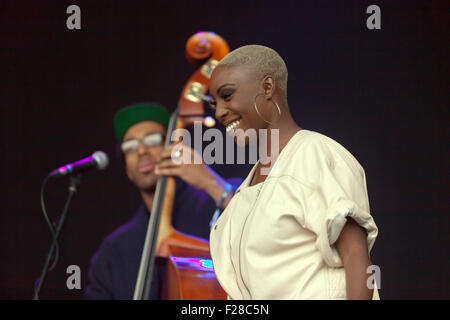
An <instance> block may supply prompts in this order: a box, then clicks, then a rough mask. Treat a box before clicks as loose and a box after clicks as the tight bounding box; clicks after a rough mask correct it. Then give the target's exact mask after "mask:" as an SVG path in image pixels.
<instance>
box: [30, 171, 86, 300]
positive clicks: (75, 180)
mask: <svg viewBox="0 0 450 320" xmlns="http://www.w3.org/2000/svg"><path fill="white" fill-rule="evenodd" d="M80 177H81V175H77V176H70V186H69V195H68V197H67V201H66V204H65V206H64V210H63V213H62V214H61V217H60V218H59V221H58V225H57V226H56V231H55V234H54V237H53V241H52V244H51V245H50V249H49V251H48V253H47V257H46V259H45V264H44V268H43V269H42V272H41V275H40V277H39V278H38V279H37V280H36V281H37V286H36V285H35V289H34V295H33V300H39V291H40V290H41V287H42V284H43V283H44V279H45V276H46V275H47V272H48V266H49V264H50V260H51V257H52V255H53V251H54V250H55V247H56V243H57V240H58V236H59V233H60V232H61V229H62V226H63V224H64V220H65V218H66V215H67V210H68V209H69V204H70V201H71V200H72V197H73V195H74V193H75V192H76V191H77V186H78V185H79V184H80Z"/></svg>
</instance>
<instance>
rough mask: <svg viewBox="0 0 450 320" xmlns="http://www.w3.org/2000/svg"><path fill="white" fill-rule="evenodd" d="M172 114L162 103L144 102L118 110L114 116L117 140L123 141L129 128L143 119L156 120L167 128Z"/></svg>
mask: <svg viewBox="0 0 450 320" xmlns="http://www.w3.org/2000/svg"><path fill="white" fill-rule="evenodd" d="M169 120H170V114H169V112H168V111H167V110H166V108H164V107H163V106H162V105H160V104H158V103H153V102H143V103H137V104H133V105H130V106H127V107H125V108H123V109H120V110H119V111H117V112H116V115H115V116H114V133H115V134H116V138H117V140H119V142H120V141H122V139H123V136H124V135H125V133H126V132H127V130H128V129H129V128H130V127H131V126H133V125H135V124H136V123H139V122H142V121H155V122H158V123H160V124H162V125H163V126H164V127H166V128H167V126H168V125H169Z"/></svg>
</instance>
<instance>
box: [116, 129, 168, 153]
mask: <svg viewBox="0 0 450 320" xmlns="http://www.w3.org/2000/svg"><path fill="white" fill-rule="evenodd" d="M163 139H164V136H163V135H162V134H161V133H158V132H154V133H149V134H148V135H146V136H145V137H143V138H142V139H130V140H127V141H124V142H122V143H121V144H120V149H121V150H122V152H123V153H129V152H132V151H136V150H137V149H138V148H139V143H140V142H141V141H142V143H143V144H144V145H145V146H147V147H155V146H157V145H159V144H161V143H162V142H163Z"/></svg>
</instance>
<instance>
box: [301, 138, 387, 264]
mask: <svg viewBox="0 0 450 320" xmlns="http://www.w3.org/2000/svg"><path fill="white" fill-rule="evenodd" d="M335 148H337V149H335ZM314 149H315V152H314V158H315V159H314V161H315V165H316V166H315V167H316V169H315V170H317V172H316V174H315V175H314V176H315V178H316V181H314V185H315V188H314V189H315V191H314V192H313V194H312V195H311V197H309V199H308V202H309V204H308V211H309V212H308V213H307V214H306V215H305V224H306V227H307V228H308V229H310V230H311V231H313V232H314V233H316V235H317V239H316V248H317V249H318V250H319V251H320V253H321V255H322V257H323V259H324V261H325V262H326V264H327V265H329V266H330V267H342V266H343V263H342V260H341V258H340V256H339V253H338V251H337V249H336V247H335V246H334V243H335V242H336V240H337V239H338V238H339V235H340V233H341V231H342V229H343V228H344V225H345V223H346V221H347V217H351V218H352V219H353V220H355V221H356V222H357V223H358V224H359V225H360V226H361V227H362V228H364V229H365V231H366V233H367V247H368V251H369V253H370V251H371V250H372V247H373V245H374V243H375V239H376V237H377V235H378V228H377V226H376V224H375V221H374V219H373V218H372V216H371V214H370V207H369V199H368V194H367V187H366V177H365V172H364V169H363V168H362V167H361V165H359V163H358V162H357V161H356V159H355V158H353V156H352V155H351V154H350V153H349V152H348V151H347V150H345V149H344V148H343V147H341V146H333V145H326V144H318V145H317V146H315V148H314Z"/></svg>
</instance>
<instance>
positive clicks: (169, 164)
mask: <svg viewBox="0 0 450 320" xmlns="http://www.w3.org/2000/svg"><path fill="white" fill-rule="evenodd" d="M178 166H179V165H177V164H176V163H174V162H173V161H172V159H170V158H169V159H164V160H161V161H160V162H158V163H157V164H156V168H158V169H165V168H175V167H178Z"/></svg>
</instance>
